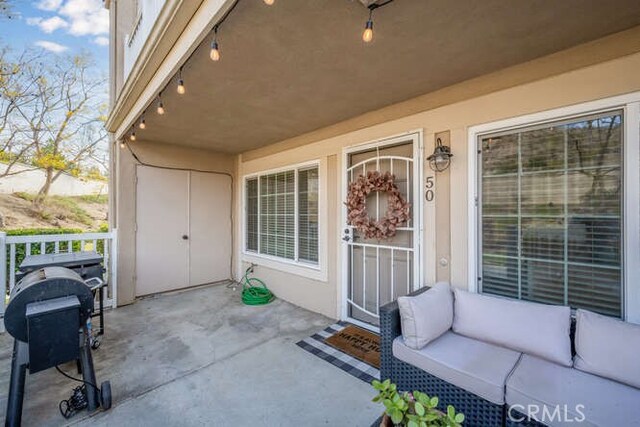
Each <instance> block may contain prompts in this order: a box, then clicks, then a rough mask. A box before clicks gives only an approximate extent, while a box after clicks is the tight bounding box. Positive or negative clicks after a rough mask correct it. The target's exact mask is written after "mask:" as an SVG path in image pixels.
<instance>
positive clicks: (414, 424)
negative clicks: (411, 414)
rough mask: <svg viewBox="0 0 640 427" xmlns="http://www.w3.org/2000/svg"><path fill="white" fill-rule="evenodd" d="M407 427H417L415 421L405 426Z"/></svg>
mask: <svg viewBox="0 0 640 427" xmlns="http://www.w3.org/2000/svg"><path fill="white" fill-rule="evenodd" d="M407 427H418V423H417V422H415V421H409V423H408V424H407Z"/></svg>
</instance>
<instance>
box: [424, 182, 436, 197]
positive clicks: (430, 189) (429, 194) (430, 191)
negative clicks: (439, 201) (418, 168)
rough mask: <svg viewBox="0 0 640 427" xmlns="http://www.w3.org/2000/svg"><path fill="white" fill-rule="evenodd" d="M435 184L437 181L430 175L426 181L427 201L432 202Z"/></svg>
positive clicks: (425, 195)
mask: <svg viewBox="0 0 640 427" xmlns="http://www.w3.org/2000/svg"><path fill="white" fill-rule="evenodd" d="M434 186H435V182H434V180H433V177H432V176H428V177H427V179H426V182H425V187H426V188H427V191H426V193H425V194H424V197H425V198H426V199H427V202H432V201H433V197H434V196H435V193H434V191H433V190H434V188H433V187H434Z"/></svg>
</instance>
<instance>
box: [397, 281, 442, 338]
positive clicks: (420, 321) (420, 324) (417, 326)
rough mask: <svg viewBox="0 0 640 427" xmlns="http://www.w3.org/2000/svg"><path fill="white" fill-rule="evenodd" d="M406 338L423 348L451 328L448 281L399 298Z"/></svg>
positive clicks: (401, 322)
mask: <svg viewBox="0 0 640 427" xmlns="http://www.w3.org/2000/svg"><path fill="white" fill-rule="evenodd" d="M398 307H399V308H400V325H401V327H402V336H403V337H404V342H405V344H406V345H408V346H409V347H411V348H414V349H416V350H418V349H421V348H422V347H424V346H425V345H427V344H429V343H430V342H431V341H433V340H434V339H436V338H438V337H439V336H440V335H442V334H444V333H445V332H446V331H448V330H449V329H451V323H452V322H453V294H452V293H451V288H450V287H449V284H448V283H445V282H440V283H437V284H436V285H435V286H433V287H432V288H431V289H429V290H428V291H425V292H423V293H421V294H419V295H416V296H411V297H400V298H398Z"/></svg>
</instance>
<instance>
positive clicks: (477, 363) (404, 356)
mask: <svg viewBox="0 0 640 427" xmlns="http://www.w3.org/2000/svg"><path fill="white" fill-rule="evenodd" d="M393 355H394V356H395V357H396V358H398V359H400V360H402V361H403V362H407V363H409V364H411V365H413V366H416V367H418V368H420V369H422V370H424V371H426V372H428V373H429V374H431V375H434V376H436V377H438V378H440V379H441V380H444V381H446V382H448V383H451V384H453V385H455V386H456V387H459V388H462V389H465V390H467V391H469V392H471V393H474V394H476V395H478V396H480V397H481V398H483V399H485V400H488V401H489V402H492V403H495V404H497V405H502V404H504V385H505V382H506V380H507V377H508V376H509V373H510V372H511V370H512V369H513V368H514V366H515V365H516V363H517V362H518V359H519V358H520V355H521V354H520V353H518V352H515V351H512V350H509V349H506V348H502V347H498V346H495V345H492V344H489V343H486V342H482V341H478V340H474V339H472V338H467V337H463V336H462V335H457V334H454V333H453V332H451V331H449V332H446V333H445V334H444V335H442V336H441V337H440V338H437V339H436V340H434V341H433V342H431V343H429V344H428V345H427V346H426V347H424V348H423V349H421V350H414V349H412V348H410V347H408V346H407V345H406V344H405V343H404V340H403V338H402V337H398V338H396V339H395V340H394V341H393ZM424 391H425V392H427V393H428V390H424Z"/></svg>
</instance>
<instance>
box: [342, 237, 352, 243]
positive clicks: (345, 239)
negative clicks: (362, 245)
mask: <svg viewBox="0 0 640 427" xmlns="http://www.w3.org/2000/svg"><path fill="white" fill-rule="evenodd" d="M342 240H344V241H345V242H348V241H349V240H351V237H349V236H344V237H343V238H342Z"/></svg>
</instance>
